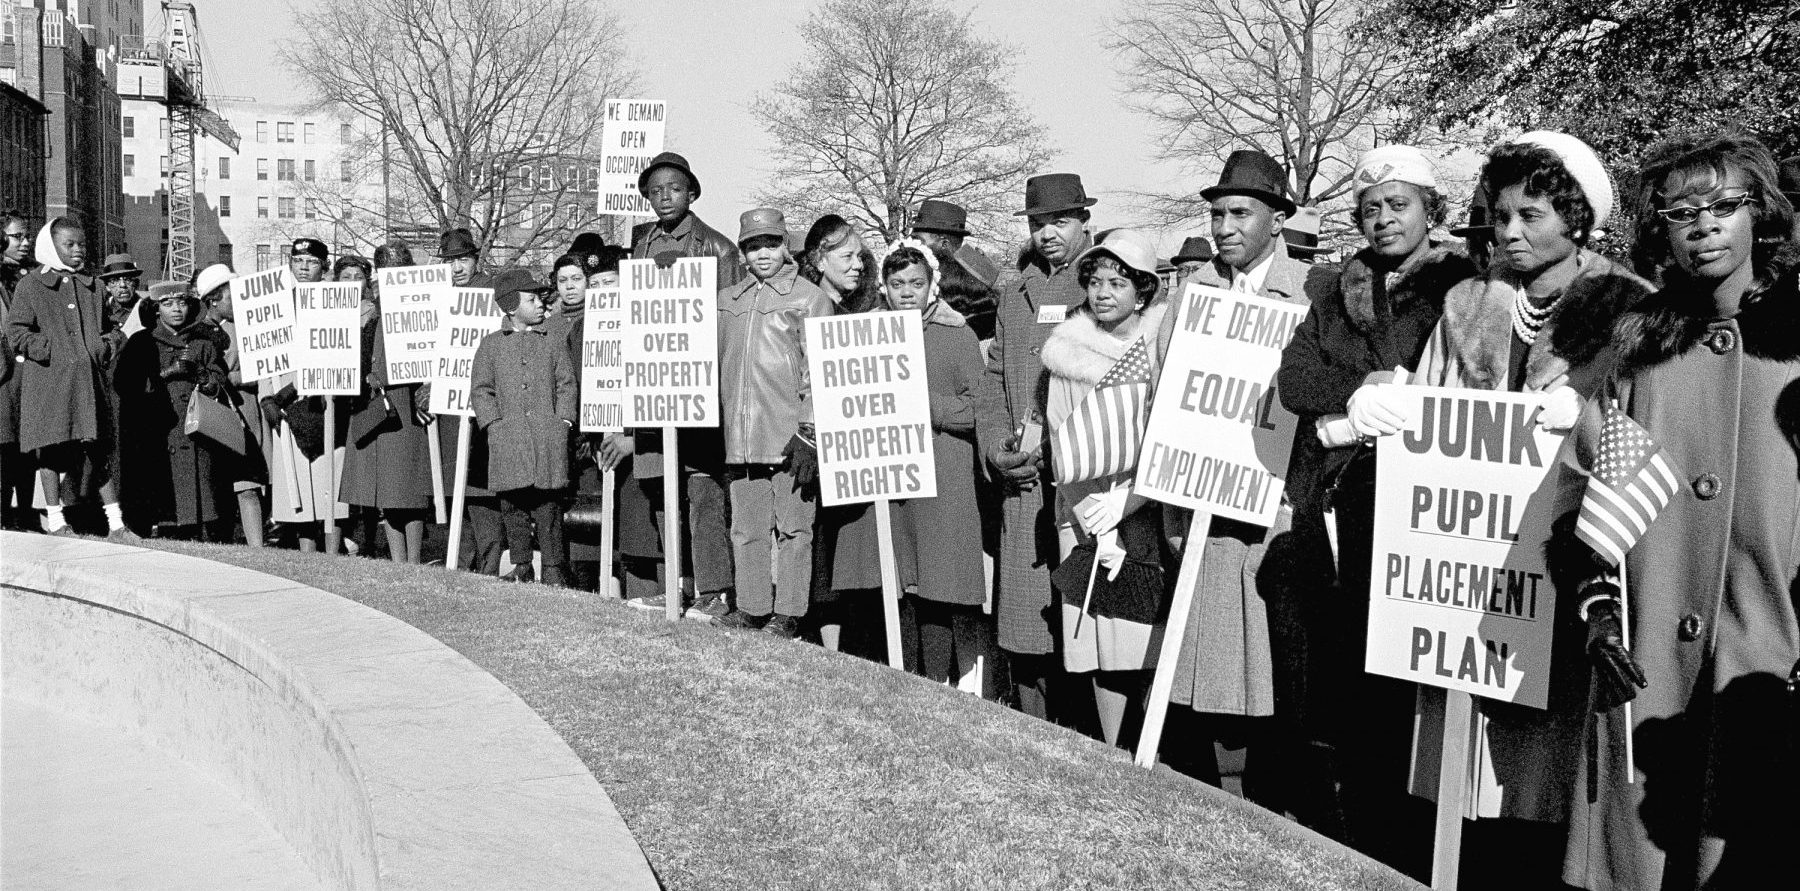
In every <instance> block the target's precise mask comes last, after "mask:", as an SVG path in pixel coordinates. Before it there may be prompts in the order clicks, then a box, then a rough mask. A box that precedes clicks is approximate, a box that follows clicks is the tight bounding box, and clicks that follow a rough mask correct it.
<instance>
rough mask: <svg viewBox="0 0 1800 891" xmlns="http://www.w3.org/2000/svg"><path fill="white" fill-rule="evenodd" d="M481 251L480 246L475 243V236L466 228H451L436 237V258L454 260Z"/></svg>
mask: <svg viewBox="0 0 1800 891" xmlns="http://www.w3.org/2000/svg"><path fill="white" fill-rule="evenodd" d="M479 253H481V246H480V245H478V244H476V243H475V236H474V235H471V234H469V230H467V229H451V230H450V231H448V232H445V233H444V234H443V235H441V236H439V237H438V249H437V258H438V259H440V260H454V259H456V258H457V257H468V256H472V255H475V254H479Z"/></svg>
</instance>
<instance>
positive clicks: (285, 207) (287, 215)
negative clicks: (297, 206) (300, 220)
mask: <svg viewBox="0 0 1800 891" xmlns="http://www.w3.org/2000/svg"><path fill="white" fill-rule="evenodd" d="M278 200H279V201H280V202H281V205H280V209H279V210H278V211H277V212H278V213H280V215H281V218H282V219H284V220H291V219H293V218H294V199H292V198H281V199H278Z"/></svg>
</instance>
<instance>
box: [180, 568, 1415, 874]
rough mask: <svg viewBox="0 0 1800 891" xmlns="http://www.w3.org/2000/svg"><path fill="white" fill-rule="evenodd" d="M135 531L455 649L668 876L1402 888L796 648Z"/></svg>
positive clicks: (399, 573)
mask: <svg viewBox="0 0 1800 891" xmlns="http://www.w3.org/2000/svg"><path fill="white" fill-rule="evenodd" d="M154 544H155V545H156V546H158V547H163V548H166V549H168V550H172V551H180V552H182V553H187V554H192V555H195V556H199V557H205V558H209V559H213V560H218V561H221V562H225V563H233V564H237V565H240V566H246V567H249V568H252V569H256V570H260V571H262V572H267V573H270V574H272V575H277V576H281V577H284V578H289V579H294V580H296V581H299V582H301V583H303V584H307V585H312V586H314V587H317V588H322V589H324V590H326V591H332V592H335V593H338V594H341V595H343V596H345V597H348V598H350V599H352V600H356V601H358V602H361V603H364V604H366V605H368V606H370V607H373V608H375V609H378V610H381V611H382V612H385V613H388V614H390V615H393V616H395V617H397V618H399V619H402V620H404V621H406V622H407V623H409V624H411V625H413V626H414V627H417V628H419V629H420V630H423V631H424V632H426V633H428V634H430V635H432V636H433V637H436V638H437V639H439V640H441V641H443V642H444V643H445V644H447V645H449V646H450V647H452V648H454V649H456V650H457V651H458V652H460V653H462V654H463V655H465V656H467V657H468V658H469V659H470V660H472V661H474V662H475V664H477V665H480V666H481V667H482V668H484V669H486V670H487V671H489V672H490V673H492V674H493V675H494V676H495V677H497V678H499V679H500V680H501V682H503V683H505V684H506V685H507V686H508V687H510V688H512V689H513V690H514V691H515V692H516V693H518V695H519V696H520V697H521V698H523V699H524V700H525V701H526V702H527V703H529V704H530V705H531V707H532V708H534V709H536V710H537V711H538V713H539V714H541V715H542V716H543V717H544V718H545V719H546V720H547V721H548V722H549V723H550V725H551V726H552V727H554V728H556V730H557V732H559V733H561V734H562V737H563V739H565V740H567V741H568V743H569V745H570V747H572V748H573V749H574V750H575V753H576V754H577V755H579V756H580V757H581V759H582V760H583V761H584V762H586V764H587V766H588V768H589V769H590V770H592V771H593V773H594V776H595V777H597V778H598V779H599V780H600V782H601V784H602V785H604V786H605V787H606V790H607V792H608V793H609V794H611V796H612V798H613V801H614V803H616V804H617V806H618V808H619V811H620V813H621V814H623V816H624V818H625V822H626V823H627V824H629V825H630V827H631V830H632V832H633V833H635V834H636V835H637V838H638V841H639V843H640V844H642V845H643V848H644V851H645V853H646V854H647V855H648V856H649V858H650V863H651V865H652V866H654V867H655V869H656V871H657V873H658V874H659V875H660V876H661V878H662V880H663V882H664V883H665V885H666V886H667V887H669V888H671V889H682V891H685V889H776V888H847V889H862V888H905V889H914V888H956V889H963V888H1056V889H1062V888H1120V889H1133V891H1137V889H1162V888H1169V889H1177V888H1179V889H1190V888H1191V889H1212V888H1219V889H1226V888H1231V889H1237V888H1256V889H1261V888H1269V889H1327V888H1356V889H1385V888H1417V887H1419V886H1417V885H1415V884H1413V883H1412V882H1410V881H1408V880H1406V879H1404V878H1402V877H1401V876H1400V875H1399V874H1397V873H1394V872H1392V871H1390V870H1388V869H1386V868H1385V867H1382V866H1379V865H1377V864H1375V863H1373V862H1372V861H1369V860H1367V859H1365V858H1363V857H1361V856H1358V855H1356V854H1353V853H1351V852H1349V851H1347V850H1345V849H1343V848H1340V847H1337V846H1335V845H1331V844H1329V843H1324V842H1322V841H1320V840H1318V839H1317V837H1316V836H1311V835H1310V834H1308V833H1305V832H1304V831H1302V830H1299V829H1298V828H1297V827H1295V826H1293V825H1292V824H1289V823H1287V822H1286V821H1284V820H1282V819H1281V818H1279V817H1276V816H1274V815H1272V814H1269V813H1267V812H1265V811H1262V810H1260V809H1257V808H1255V807H1252V806H1250V805H1246V804H1243V803H1242V802H1239V801H1237V800H1236V799H1233V798H1231V797H1230V796H1228V795H1225V794H1224V793H1221V792H1218V791H1216V790H1214V789H1211V788H1210V787H1206V786H1202V785H1200V784H1198V783H1194V782H1192V781H1189V780H1187V779H1186V778H1184V777H1180V776H1178V775H1174V774H1169V773H1166V772H1160V771H1159V772H1157V773H1155V774H1152V773H1148V772H1146V771H1142V770H1138V769H1136V768H1134V767H1133V766H1132V765H1131V759H1130V757H1129V755H1128V754H1127V753H1125V752H1123V751H1120V750H1115V749H1110V748H1108V747H1106V746H1104V745H1102V744H1100V743H1098V742H1095V741H1093V740H1089V739H1087V738H1085V737H1082V736H1079V735H1077V734H1074V733H1071V732H1068V731H1065V730H1062V729H1060V728H1057V727H1053V726H1050V725H1047V724H1044V723H1041V722H1039V721H1036V720H1033V719H1031V718H1027V717H1025V716H1024V715H1021V714H1018V713H1016V712H1012V711H1010V710H1007V709H1005V708H1002V707H1000V706H997V705H994V704H992V703H988V702H982V701H980V700H977V699H974V698H973V697H970V696H967V695H964V694H961V693H956V692H954V691H951V690H947V689H944V688H942V687H939V686H937V685H934V684H931V683H929V682H927V681H925V680H923V679H921V678H917V677H913V676H911V675H907V674H903V673H900V672H896V671H893V670H891V669H888V668H886V667H884V666H881V665H877V664H874V663H870V662H866V661H863V660H861V659H856V658H853V657H848V656H843V655H839V654H835V653H828V652H826V651H824V650H822V649H820V648H818V647H815V646H811V645H808V644H803V643H798V642H791V641H781V640H776V639H773V638H770V637H768V636H766V635H761V634H733V633H728V632H725V631H723V630H720V629H716V628H711V627H708V626H703V625H699V624H696V623H691V622H681V623H673V624H672V623H668V622H666V621H664V620H663V619H662V617H661V616H660V614H658V615H654V616H653V615H650V614H648V613H643V612H639V611H635V610H632V609H629V608H627V607H625V606H624V605H623V604H621V603H618V602H615V601H603V600H600V599H597V598H595V597H593V596H591V595H579V594H576V593H575V592H571V591H565V590H559V589H550V588H545V587H542V586H536V585H530V586H513V585H506V584H503V583H500V582H498V581H495V580H492V579H487V578H481V577H476V576H472V575H467V574H463V573H454V572H446V571H444V570H441V569H433V568H421V567H403V566H399V565H396V564H393V563H389V562H386V561H377V560H364V559H357V558H336V559H321V558H318V557H316V556H302V555H300V554H298V553H295V552H292V551H279V550H253V549H248V548H241V547H229V546H220V545H195V544H177V543H166V542H156V543H154Z"/></svg>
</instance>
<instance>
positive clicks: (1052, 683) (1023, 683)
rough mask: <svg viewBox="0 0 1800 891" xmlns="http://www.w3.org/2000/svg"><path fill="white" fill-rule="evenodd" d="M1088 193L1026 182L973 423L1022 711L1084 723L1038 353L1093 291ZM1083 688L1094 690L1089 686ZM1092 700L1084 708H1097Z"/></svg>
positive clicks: (1061, 181)
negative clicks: (1068, 656)
mask: <svg viewBox="0 0 1800 891" xmlns="http://www.w3.org/2000/svg"><path fill="white" fill-rule="evenodd" d="M1096 203H1097V202H1096V201H1095V200H1094V199H1092V198H1089V197H1088V196H1087V191H1086V189H1085V188H1084V187H1083V186H1082V183H1081V177H1079V176H1077V175H1075V174H1073V173H1046V174H1040V175H1038V176H1034V177H1032V178H1030V179H1028V180H1026V181H1025V209H1024V210H1021V211H1019V212H1018V213H1017V214H1015V216H1022V217H1025V218H1026V228H1027V231H1028V232H1029V234H1030V241H1029V242H1028V243H1027V245H1026V247H1025V250H1024V251H1023V252H1022V253H1021V254H1020V257H1019V271H1020V277H1019V279H1018V281H1017V283H1016V284H1015V285H1013V286H1012V287H1009V288H1008V289H1007V290H1006V291H1005V292H1003V293H1002V294H1001V295H1000V298H999V303H998V305H997V306H996V307H995V311H994V340H993V342H992V344H990V345H989V352H988V374H989V375H991V376H992V377H993V379H994V381H995V385H994V386H991V387H985V388H983V391H982V396H981V398H980V401H979V403H978V404H977V406H976V424H977V432H978V435H979V440H980V443H981V448H982V450H983V452H984V453H985V455H986V457H987V464H988V466H989V468H990V471H989V472H990V475H991V476H992V477H993V478H994V479H996V480H998V481H999V482H1001V483H1002V485H1003V488H1004V491H1003V494H1002V501H1001V520H1000V554H999V557H998V559H997V560H996V561H995V563H994V614H995V622H996V624H997V626H998V630H999V642H1000V646H1001V648H1002V649H1004V650H1006V652H1007V655H1008V657H1009V659H1010V662H1011V669H1012V678H1013V682H1014V684H1015V685H1016V686H1017V688H1018V702H1019V708H1020V710H1022V711H1024V712H1025V713H1027V714H1030V715H1033V716H1036V717H1039V718H1045V719H1048V720H1053V721H1058V722H1059V723H1088V722H1089V721H1088V720H1084V719H1086V718H1087V716H1086V715H1082V714H1081V713H1080V712H1078V711H1075V710H1074V709H1075V704H1076V703H1078V702H1083V701H1085V702H1089V703H1091V701H1092V698H1091V696H1086V697H1084V696H1081V695H1079V693H1078V692H1077V691H1076V690H1075V689H1074V687H1075V685H1073V684H1070V683H1068V678H1067V675H1066V673H1065V672H1064V671H1063V668H1062V659H1061V657H1060V656H1059V655H1058V653H1057V645H1058V639H1059V637H1060V633H1059V632H1060V629H1059V625H1060V623H1059V621H1058V615H1059V614H1058V611H1057V610H1054V609H1052V608H1051V607H1052V604H1053V600H1054V597H1053V595H1052V593H1051V588H1050V571H1051V570H1052V569H1054V568H1055V565H1056V562H1057V554H1056V519H1055V515H1054V511H1053V510H1052V505H1054V503H1055V501H1054V498H1053V497H1052V495H1051V493H1050V491H1049V489H1050V484H1049V480H1048V475H1047V474H1042V470H1043V468H1044V467H1045V466H1046V465H1045V463H1044V462H1045V457H1046V456H1045V454H1044V452H1043V450H1042V449H1041V448H1040V447H1039V445H1038V444H1039V443H1041V441H1042V437H1043V424H1044V408H1045V406H1044V399H1045V386H1046V384H1045V380H1046V378H1045V372H1044V365H1043V362H1042V360H1041V359H1040V354H1041V353H1042V352H1043V349H1044V342H1045V341H1047V340H1048V339H1049V338H1050V332H1051V331H1052V330H1054V329H1055V328H1056V326H1057V325H1058V324H1060V323H1061V322H1062V321H1063V320H1064V319H1065V318H1067V317H1068V314H1069V312H1070V310H1071V308H1073V307H1077V306H1080V305H1081V303H1082V302H1083V301H1084V300H1086V299H1087V292H1086V291H1085V290H1084V289H1083V288H1082V287H1081V284H1080V283H1079V282H1078V281H1076V276H1075V258H1076V257H1078V256H1080V255H1081V252H1082V251H1085V250H1087V249H1088V246H1089V245H1091V244H1092V243H1093V240H1092V238H1091V237H1089V235H1088V231H1087V224H1088V219H1089V216H1090V211H1089V210H1088V208H1090V207H1093V206H1094V204H1096ZM1081 692H1088V691H1086V690H1083V691H1081ZM1091 708H1092V707H1091V705H1089V706H1088V709H1089V710H1090V711H1091Z"/></svg>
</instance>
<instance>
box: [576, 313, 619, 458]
mask: <svg viewBox="0 0 1800 891" xmlns="http://www.w3.org/2000/svg"><path fill="white" fill-rule="evenodd" d="M624 331H625V313H624V312H623V311H622V310H621V309H620V303H619V290H618V289H617V288H604V289H598V290H595V289H589V291H588V292H587V309H586V310H585V311H584V312H583V313H582V316H581V423H580V428H581V432H583V433H614V432H617V431H620V430H623V429H625V391H624V390H622V389H620V386H619V375H620V373H621V372H622V371H624V368H625V362H624V357H623V355H622V352H621V351H622V349H623V347H624V344H622V343H621V342H620V340H621V338H622V337H623V336H624Z"/></svg>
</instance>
